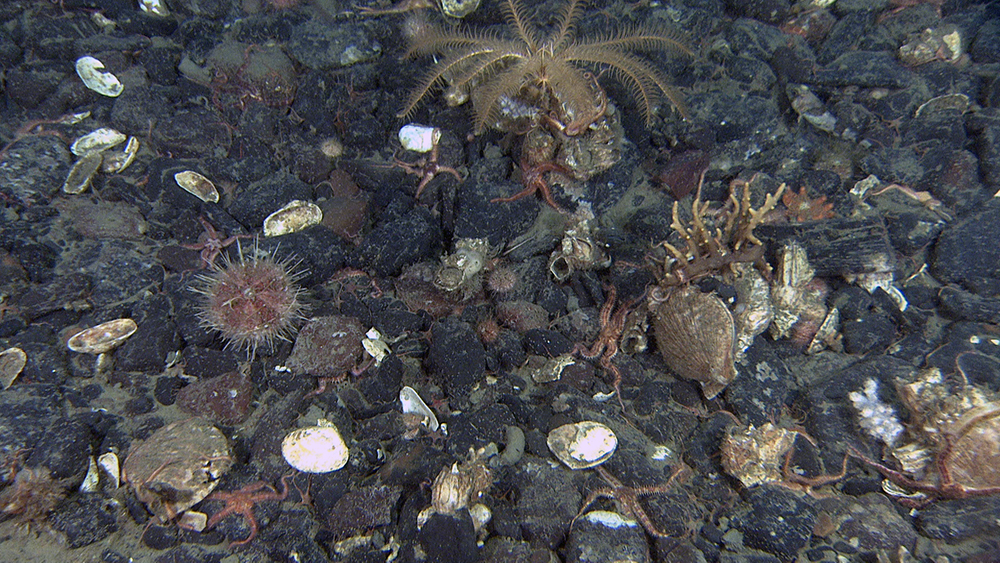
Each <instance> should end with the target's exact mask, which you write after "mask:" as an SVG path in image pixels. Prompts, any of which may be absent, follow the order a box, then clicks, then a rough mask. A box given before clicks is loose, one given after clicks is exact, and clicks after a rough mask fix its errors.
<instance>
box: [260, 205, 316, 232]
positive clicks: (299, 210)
mask: <svg viewBox="0 0 1000 563" xmlns="http://www.w3.org/2000/svg"><path fill="white" fill-rule="evenodd" d="M322 221H323V210H322V209H320V208H319V206H318V205H316V204H315V203H312V202H309V201H302V200H300V199H294V200H292V201H290V202H288V203H287V204H285V206H284V207H282V208H281V209H279V210H277V211H275V212H274V213H272V214H270V215H268V216H267V218H266V219H264V236H265V237H277V236H281V235H287V234H289V233H297V232H299V231H301V230H302V229H305V228H307V227H311V226H313V225H319V224H320V222H322Z"/></svg>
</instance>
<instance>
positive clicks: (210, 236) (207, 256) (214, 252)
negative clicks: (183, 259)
mask: <svg viewBox="0 0 1000 563" xmlns="http://www.w3.org/2000/svg"><path fill="white" fill-rule="evenodd" d="M198 221H199V222H200V223H201V226H202V227H204V228H205V233H204V235H203V236H204V238H205V239H204V241H202V242H199V243H196V244H182V245H181V248H186V249H188V250H200V251H201V259H202V260H203V261H204V262H205V266H204V267H206V268H215V259H216V258H218V257H219V254H221V253H222V250H223V249H224V248H226V247H227V246H229V245H230V244H233V243H234V242H236V241H237V240H239V239H241V238H253V236H252V235H233V236H231V237H227V238H225V239H222V238H221V236H220V235H219V231H216V230H215V227H213V226H212V224H211V223H209V222H208V219H205V217H198Z"/></svg>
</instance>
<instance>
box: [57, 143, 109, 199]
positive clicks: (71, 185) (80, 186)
mask: <svg viewBox="0 0 1000 563" xmlns="http://www.w3.org/2000/svg"><path fill="white" fill-rule="evenodd" d="M103 161H104V157H103V156H102V155H101V153H99V152H90V153H87V154H85V155H83V156H82V157H81V158H80V160H78V161H76V163H75V164H73V168H70V170H69V175H68V176H66V182H65V183H64V184H63V187H62V190H63V192H64V193H67V194H71V195H76V194H82V193H83V192H85V191H87V188H88V187H90V181H91V180H93V179H94V174H97V169H98V168H100V167H101V162H103Z"/></svg>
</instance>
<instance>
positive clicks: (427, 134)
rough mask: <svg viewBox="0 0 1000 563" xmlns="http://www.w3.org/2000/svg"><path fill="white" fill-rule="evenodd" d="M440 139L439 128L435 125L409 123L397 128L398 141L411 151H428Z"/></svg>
mask: <svg viewBox="0 0 1000 563" xmlns="http://www.w3.org/2000/svg"><path fill="white" fill-rule="evenodd" d="M440 140H441V130H440V129H438V128H437V127H428V126H426V125H417V124H416V123H410V124H409V125H404V126H403V127H402V128H401V129H400V130H399V143H400V144H401V145H403V148H404V149H406V150H408V151H413V152H430V151H431V150H433V149H434V147H435V146H437V144H438V141H440Z"/></svg>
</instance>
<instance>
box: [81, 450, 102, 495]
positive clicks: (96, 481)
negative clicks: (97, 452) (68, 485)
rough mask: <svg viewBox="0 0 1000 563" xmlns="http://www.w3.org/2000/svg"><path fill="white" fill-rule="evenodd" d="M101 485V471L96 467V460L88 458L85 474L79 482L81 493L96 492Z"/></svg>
mask: <svg viewBox="0 0 1000 563" xmlns="http://www.w3.org/2000/svg"><path fill="white" fill-rule="evenodd" d="M100 486H101V472H100V471H99V470H98V469H97V462H96V461H94V458H93V457H91V458H90V465H89V466H88V467H87V476H86V477H84V478H83V483H80V492H81V493H96V492H97V491H98V489H99V488H100Z"/></svg>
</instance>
